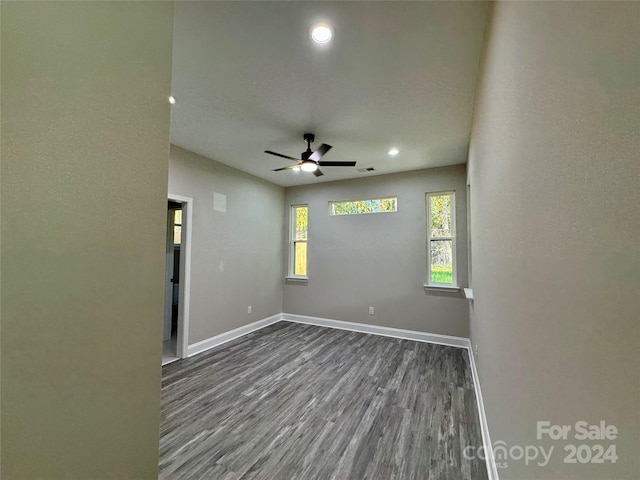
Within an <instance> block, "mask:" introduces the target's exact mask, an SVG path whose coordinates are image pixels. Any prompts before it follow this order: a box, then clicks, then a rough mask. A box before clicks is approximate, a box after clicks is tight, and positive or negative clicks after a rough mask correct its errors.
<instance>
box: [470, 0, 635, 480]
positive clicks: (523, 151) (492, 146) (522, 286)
mask: <svg viewBox="0 0 640 480" xmlns="http://www.w3.org/2000/svg"><path fill="white" fill-rule="evenodd" d="M638 32H640V4H638V3H632V2H631V3H616V2H606V3H592V2H586V3H585V2H579V3H572V2H558V3H556V2H549V3H546V2H542V3H539V2H532V3H528V2H522V3H521V2H504V3H503V2H498V3H497V4H496V5H495V9H494V13H493V17H492V25H491V28H490V33H489V36H488V42H487V50H486V58H485V60H484V67H483V75H482V81H481V84H480V90H479V93H478V102H477V106H476V116H475V119H474V126H473V134H472V139H471V146H470V164H469V170H470V180H471V232H472V261H473V265H472V266H473V287H474V294H475V301H474V306H473V310H472V315H471V333H472V341H473V342H474V343H476V344H478V346H479V357H478V362H479V371H480V381H481V385H482V392H483V395H484V401H485V405H486V409H487V415H488V420H489V427H490V430H491V436H492V440H493V441H497V440H503V441H505V442H507V444H508V445H509V446H514V445H520V446H525V445H534V446H535V445H542V446H545V448H548V447H550V446H555V449H556V452H555V453H554V454H553V457H552V461H551V465H549V466H547V467H545V468H542V467H538V466H535V465H532V466H529V467H525V466H524V465H523V464H524V461H523V460H520V461H516V460H513V459H512V460H509V461H508V462H507V463H508V464H509V466H508V468H507V469H505V470H501V471H500V478H501V479H504V480H508V479H552V478H581V479H587V478H594V479H603V478H606V479H611V480H613V479H632V478H638V470H640V464H639V463H638V461H639V457H638V450H639V447H640V445H639V443H638V442H639V440H638V439H639V438H640V429H639V425H638V423H639V419H640V417H639V416H638V405H637V403H638V398H639V394H640V391H639V375H638V364H639V361H640V349H638V338H639V334H640V331H639V315H640V289H639V282H640V274H639V272H640V265H639V251H638V245H639V244H638V240H639V239H640V209H639V208H638V206H639V205H640V162H639V161H638V152H640V141H639V137H638V132H640V119H639V98H640V97H639V96H638V92H639V87H640V85H639V79H640V57H639V56H638V52H639V51H640V49H639V48H638V47H639V46H640V44H639V42H638ZM544 420H548V421H550V422H551V423H554V424H568V425H574V424H575V422H577V421H580V420H584V421H587V422H589V423H598V422H599V421H600V420H604V421H606V422H607V423H608V424H609V423H611V424H615V425H616V426H617V427H618V429H619V437H618V439H617V440H615V441H613V442H612V441H599V442H598V441H591V442H580V441H576V440H574V441H573V442H571V443H574V444H581V443H586V444H587V445H593V444H596V443H600V444H602V445H604V446H607V445H611V444H616V445H617V454H618V457H619V459H618V462H617V463H616V464H613V465H612V464H603V465H593V464H592V465H590V464H587V465H579V464H578V465H576V464H564V463H563V459H564V456H565V455H566V452H565V451H564V450H563V448H564V444H565V443H564V442H548V441H539V440H537V439H536V422H537V421H544ZM574 433H575V431H573V432H572V433H570V436H569V439H573V435H574ZM534 463H535V462H534Z"/></svg>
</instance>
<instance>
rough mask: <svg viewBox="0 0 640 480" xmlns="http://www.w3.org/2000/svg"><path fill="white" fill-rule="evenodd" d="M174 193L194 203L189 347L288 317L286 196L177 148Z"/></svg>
mask: <svg viewBox="0 0 640 480" xmlns="http://www.w3.org/2000/svg"><path fill="white" fill-rule="evenodd" d="M169 192H170V193H173V194H176V195H183V196H186V197H191V198H193V225H192V227H193V233H192V236H193V241H192V251H191V252H192V253H191V259H192V264H191V301H190V314H189V344H193V343H196V342H199V341H201V340H206V339H207V338H209V337H212V336H214V335H218V334H220V333H224V332H226V331H229V330H232V329H234V328H237V327H241V326H242V325H246V324H248V323H251V322H254V321H256V320H261V319H263V318H266V317H269V316H271V315H275V314H277V313H280V312H282V282H283V278H284V272H283V271H282V261H281V259H282V254H283V253H282V252H283V248H284V240H283V237H282V234H283V233H282V232H283V221H284V220H283V213H282V212H283V198H284V189H283V188H282V187H279V186H277V185H273V184H272V183H269V182H267V181H265V180H261V179H258V178H257V177H254V176H252V175H249V174H247V173H244V172H240V171H239V170H236V169H234V168H231V167H227V166H224V165H222V164H220V163H218V162H215V161H213V160H211V159H208V158H205V157H202V156H200V155H197V154H195V153H193V152H190V151H188V150H184V149H182V148H180V147H176V146H174V145H172V146H171V160H170V163H169ZM214 192H216V193H221V194H223V195H226V202H227V211H226V212H220V211H214V209H213V194H214ZM249 305H251V306H252V314H251V315H248V314H247V307H248V306H249Z"/></svg>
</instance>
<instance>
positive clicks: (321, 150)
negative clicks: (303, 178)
mask: <svg viewBox="0 0 640 480" xmlns="http://www.w3.org/2000/svg"><path fill="white" fill-rule="evenodd" d="M303 138H304V141H305V142H307V151H306V152H302V154H301V158H299V159H298V158H294V157H290V156H288V155H283V154H281V153H277V152H272V151H271V150H265V151H264V153H268V154H269V155H275V156H276V157H282V158H286V159H287V160H293V161H294V162H298V163H297V164H296V165H290V166H288V167H282V168H276V169H274V170H273V171H274V172H279V171H280V170H293V169H295V168H299V169H300V170H302V171H304V172H313V174H314V175H315V176H316V177H319V176H321V175H323V173H322V172H321V171H320V169H319V168H318V167H354V166H355V165H356V162H326V161H323V160H320V159H321V158H322V156H323V155H324V154H325V153H327V152H328V151H329V150H331V148H333V147H331V145H327V144H326V143H323V144H322V145H320V146H319V147H318V149H317V150H316V151H315V152H313V151H311V143H312V142H313V141H314V140H315V138H316V136H315V135H314V134H313V133H305V134H304V137H303Z"/></svg>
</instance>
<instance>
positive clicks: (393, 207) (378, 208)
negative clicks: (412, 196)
mask: <svg viewBox="0 0 640 480" xmlns="http://www.w3.org/2000/svg"><path fill="white" fill-rule="evenodd" d="M397 211H398V197H386V198H372V199H369V200H345V201H340V202H329V215H358V214H361V213H383V212H397Z"/></svg>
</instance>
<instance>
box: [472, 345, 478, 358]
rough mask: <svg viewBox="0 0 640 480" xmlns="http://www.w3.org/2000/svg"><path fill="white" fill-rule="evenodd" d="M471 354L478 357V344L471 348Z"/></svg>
mask: <svg viewBox="0 0 640 480" xmlns="http://www.w3.org/2000/svg"><path fill="white" fill-rule="evenodd" d="M473 354H474V355H475V356H476V357H477V356H478V344H477V343H476V344H475V345H474V346H473Z"/></svg>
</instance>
